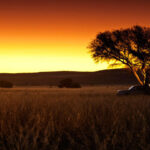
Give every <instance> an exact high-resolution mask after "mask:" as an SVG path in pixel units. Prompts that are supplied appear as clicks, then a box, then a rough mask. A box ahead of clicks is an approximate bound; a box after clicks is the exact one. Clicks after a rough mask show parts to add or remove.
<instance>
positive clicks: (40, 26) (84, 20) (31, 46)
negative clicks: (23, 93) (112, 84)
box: [0, 0, 150, 72]
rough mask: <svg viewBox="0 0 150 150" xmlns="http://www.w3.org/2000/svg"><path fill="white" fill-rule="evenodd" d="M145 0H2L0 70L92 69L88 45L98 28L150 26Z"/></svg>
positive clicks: (98, 67)
mask: <svg viewBox="0 0 150 150" xmlns="http://www.w3.org/2000/svg"><path fill="white" fill-rule="evenodd" d="M149 7H150V2H149V1H147V0H130V1H129V0H126V1H121V0H101V1H100V0H89V1H85V0H70V1H69V0H53V1H52V0H13V1H12V0H5V1H0V19H1V23H0V64H1V65H0V72H40V71H62V70H69V71H96V70H101V69H107V67H108V64H107V63H105V62H104V63H99V64H95V63H94V61H93V60H92V58H91V57H90V54H89V53H88V49H87V46H88V45H89V43H90V41H91V40H92V39H94V38H95V36H96V34H97V33H98V32H103V31H105V30H113V29H118V28H127V27H131V26H133V25H136V24H138V25H142V26H150V20H149V15H150V9H149Z"/></svg>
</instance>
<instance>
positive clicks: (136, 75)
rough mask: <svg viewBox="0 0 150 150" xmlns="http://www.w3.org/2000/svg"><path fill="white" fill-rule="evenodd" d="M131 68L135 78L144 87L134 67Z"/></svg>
mask: <svg viewBox="0 0 150 150" xmlns="http://www.w3.org/2000/svg"><path fill="white" fill-rule="evenodd" d="M130 68H131V71H132V73H133V74H134V76H135V77H136V79H137V81H138V82H139V84H140V85H142V86H144V83H143V81H142V80H141V79H140V77H139V75H138V74H137V72H136V70H135V69H134V68H132V67H130Z"/></svg>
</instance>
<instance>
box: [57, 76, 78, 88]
mask: <svg viewBox="0 0 150 150" xmlns="http://www.w3.org/2000/svg"><path fill="white" fill-rule="evenodd" d="M58 87H59V88H64V87H65V88H81V85H80V84H79V83H77V82H73V80H72V79H70V78H66V79H63V80H61V81H60V82H59V84H58Z"/></svg>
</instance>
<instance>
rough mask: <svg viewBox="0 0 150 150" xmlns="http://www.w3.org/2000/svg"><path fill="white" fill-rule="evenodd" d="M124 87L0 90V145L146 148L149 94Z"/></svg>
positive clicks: (20, 148) (64, 149)
mask: <svg viewBox="0 0 150 150" xmlns="http://www.w3.org/2000/svg"><path fill="white" fill-rule="evenodd" d="M126 88H128V86H96V87H94V86H93V87H83V88H81V89H59V88H55V87H54V88H49V87H15V88H13V89H0V149H2V150H3V149H4V150H5V149H6V150H14V149H15V150H29V149H30V150H49V149H52V150H57V149H58V150H59V149H60V150H77V149H79V150H85V149H86V150H87V149H89V150H127V149H134V150H136V149H137V150H139V149H150V144H149V141H150V136H149V135H150V118H149V116H150V109H149V108H150V96H144V95H138V96H133V95H132V96H117V95H116V91H117V90H118V89H126Z"/></svg>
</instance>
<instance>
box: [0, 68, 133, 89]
mask: <svg viewBox="0 0 150 150" xmlns="http://www.w3.org/2000/svg"><path fill="white" fill-rule="evenodd" d="M64 78H72V79H73V80H74V81H76V82H79V83H80V84H81V85H115V84H116V85H118V84H136V79H135V78H134V76H133V75H132V73H131V71H130V70H128V69H112V70H103V71H96V72H73V71H61V72H39V73H17V74H6V73H1V74H0V80H7V81H10V82H12V83H14V85H16V86H45V85H51V86H55V85H57V84H58V83H59V81H60V80H62V79H64Z"/></svg>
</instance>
